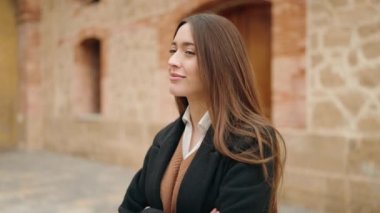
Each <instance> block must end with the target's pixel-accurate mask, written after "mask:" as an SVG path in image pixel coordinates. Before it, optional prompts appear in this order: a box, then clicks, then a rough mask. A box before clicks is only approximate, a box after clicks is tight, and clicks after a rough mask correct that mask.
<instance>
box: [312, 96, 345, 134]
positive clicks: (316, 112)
mask: <svg viewBox="0 0 380 213" xmlns="http://www.w3.org/2000/svg"><path fill="white" fill-rule="evenodd" d="M347 123H348V120H347V119H346V118H345V117H344V115H343V113H342V112H341V111H340V109H338V108H337V106H336V105H335V104H334V103H333V102H331V101H320V102H317V103H315V104H314V106H313V107H312V126H313V127H316V128H322V129H328V130H332V129H344V128H346V127H347Z"/></svg>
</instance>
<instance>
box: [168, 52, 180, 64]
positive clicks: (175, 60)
mask: <svg viewBox="0 0 380 213" xmlns="http://www.w3.org/2000/svg"><path fill="white" fill-rule="evenodd" d="M168 64H169V66H170V67H179V66H180V60H179V54H178V51H176V52H174V53H173V54H172V55H171V56H170V58H169V61H168Z"/></svg>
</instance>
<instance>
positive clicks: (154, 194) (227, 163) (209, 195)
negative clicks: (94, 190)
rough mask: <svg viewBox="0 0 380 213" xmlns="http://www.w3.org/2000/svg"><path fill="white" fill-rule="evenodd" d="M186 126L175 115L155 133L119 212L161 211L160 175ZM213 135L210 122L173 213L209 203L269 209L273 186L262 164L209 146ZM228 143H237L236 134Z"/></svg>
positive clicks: (228, 208)
mask: <svg viewBox="0 0 380 213" xmlns="http://www.w3.org/2000/svg"><path fill="white" fill-rule="evenodd" d="M184 127H185V125H184V124H183V122H182V120H181V118H179V119H177V120H176V121H174V122H173V123H171V124H169V125H168V126H167V127H165V128H164V129H162V130H161V131H160V132H159V133H158V134H157V135H156V137H155V139H154V141H153V144H152V146H151V147H150V148H149V150H148V152H147V154H146V156H145V160H144V165H143V168H142V169H141V170H139V171H138V172H137V174H136V175H135V176H134V178H133V180H132V182H131V183H130V186H129V187H128V190H127V193H126V195H125V197H124V200H123V202H122V204H121V205H120V207H119V212H120V213H132V212H133V213H135V212H162V209H163V207H162V202H161V197H160V186H161V179H162V177H163V175H164V172H165V170H166V167H167V165H168V164H169V162H170V159H171V157H172V155H173V153H174V151H175V149H176V147H177V144H178V142H179V140H180V137H181V135H182V133H183V131H184ZM212 135H213V130H212V128H211V127H210V129H209V130H208V131H207V134H206V136H205V139H204V140H203V142H202V144H201V146H200V147H199V149H198V151H197V153H196V155H195V156H194V159H193V161H192V162H191V164H190V166H189V168H188V170H187V172H186V173H185V176H184V178H183V180H182V184H181V186H180V189H179V193H178V197H177V213H203V212H205V213H209V212H210V211H211V210H212V209H213V208H217V209H218V210H219V211H220V212H221V213H245V212H247V213H248V212H249V213H252V212H267V208H268V203H269V200H270V190H271V188H270V186H269V185H268V183H267V182H266V181H265V180H264V176H263V171H262V167H261V166H259V165H249V164H245V163H240V162H237V161H234V160H232V159H230V158H228V157H225V156H223V155H221V154H220V153H219V152H217V151H216V149H215V148H214V146H213V143H212V141H213V136H212ZM231 144H239V141H238V139H237V141H233V143H231ZM146 207H150V208H146ZM145 208H146V209H145ZM144 209H145V210H144Z"/></svg>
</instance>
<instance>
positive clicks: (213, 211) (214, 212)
mask: <svg viewBox="0 0 380 213" xmlns="http://www.w3.org/2000/svg"><path fill="white" fill-rule="evenodd" d="M210 213H220V211H218V209H216V208H214V209H213V210H212V211H211V212H210Z"/></svg>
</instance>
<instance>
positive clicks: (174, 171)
mask: <svg viewBox="0 0 380 213" xmlns="http://www.w3.org/2000/svg"><path fill="white" fill-rule="evenodd" d="M195 153H196V152H193V153H192V154H191V155H190V156H189V157H187V158H186V159H185V160H184V159H183V156H182V139H181V140H180V142H179V143H178V145H177V148H176V150H175V152H174V154H173V156H172V159H171V160H170V162H169V165H168V167H167V168H166V171H165V174H164V177H163V178H162V181H161V201H162V205H163V208H164V213H175V212H176V203H177V196H178V191H179V187H180V186H181V183H182V179H183V176H184V175H185V173H186V171H187V169H188V168H189V166H190V164H191V161H192V160H193V158H194V156H195Z"/></svg>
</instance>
